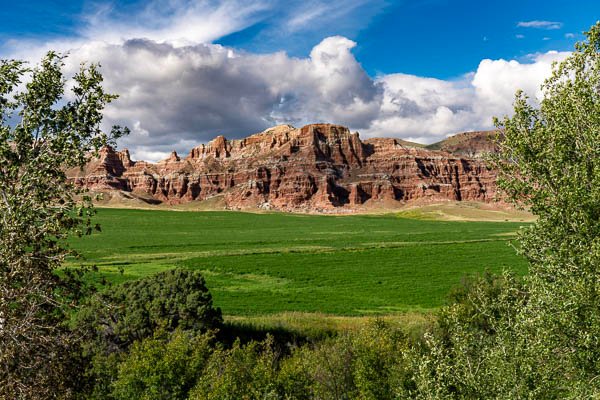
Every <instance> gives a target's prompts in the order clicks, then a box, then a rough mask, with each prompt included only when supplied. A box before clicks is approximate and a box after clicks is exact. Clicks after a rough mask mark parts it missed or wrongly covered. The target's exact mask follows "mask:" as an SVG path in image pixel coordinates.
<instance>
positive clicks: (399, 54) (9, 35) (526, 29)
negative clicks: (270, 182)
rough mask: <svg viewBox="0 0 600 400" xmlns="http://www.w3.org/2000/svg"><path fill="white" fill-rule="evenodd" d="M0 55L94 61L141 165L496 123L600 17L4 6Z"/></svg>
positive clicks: (503, 8) (530, 6)
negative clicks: (280, 128) (207, 152)
mask: <svg viewBox="0 0 600 400" xmlns="http://www.w3.org/2000/svg"><path fill="white" fill-rule="evenodd" d="M3 1H4V3H5V4H3V5H4V7H0V21H2V23H1V24H0V57H2V58H21V59H26V60H29V61H31V62H36V61H37V60H39V58H40V57H41V56H42V55H43V54H44V52H45V51H47V50H49V49H53V50H57V51H61V52H68V53H69V58H68V59H67V65H66V66H65V74H66V75H67V76H68V75H72V74H73V73H74V72H75V71H76V70H77V68H78V67H79V65H80V63H81V62H99V63H101V65H102V71H103V74H104V77H105V84H106V87H107V89H108V90H110V91H112V92H115V93H118V94H119V95H120V98H119V99H118V100H117V102H116V103H115V104H114V105H112V106H110V107H109V108H108V109H107V110H106V112H105V121H106V124H107V126H108V125H109V124H113V123H114V124H120V125H127V126H129V127H130V128H131V129H132V134H131V135H130V136H129V137H127V138H125V139H122V141H121V142H120V144H121V145H122V146H123V147H125V146H126V147H129V148H130V150H131V151H132V154H133V156H134V157H137V158H138V159H150V160H157V159H160V158H162V157H163V156H166V155H168V154H169V152H170V151H171V150H173V149H175V150H177V151H179V152H183V153H185V152H187V151H188V150H189V149H190V147H192V146H194V145H196V144H198V143H199V142H206V141H208V140H210V139H211V138H213V137H214V136H216V135H217V134H225V135H226V136H228V137H230V138H238V137H243V136H246V135H248V134H251V133H255V132H258V131H261V130H263V129H265V128H267V127H269V126H273V125H276V124H281V123H289V124H293V125H296V126H301V125H303V124H306V123H312V122H330V123H338V124H342V125H346V126H349V127H350V128H351V129H352V130H358V131H359V132H360V134H361V136H362V137H374V136H386V137H398V138H403V139H408V140H414V141H418V142H422V143H431V142H434V141H437V140H440V139H443V138H444V137H446V136H447V135H450V134H454V133H457V132H462V131H468V130H479V129H491V128H493V124H492V117H493V116H500V117H501V116H503V115H506V114H510V113H511V111H512V100H513V98H514V93H515V91H516V90H517V89H523V90H525V92H526V93H528V94H529V95H530V96H531V97H532V99H533V100H534V101H535V100H536V99H539V97H540V96H541V91H540V85H541V83H542V82H543V80H544V79H545V78H546V77H547V76H548V75H549V74H550V71H551V66H552V63H553V62H554V61H560V60H562V59H564V58H565V57H566V56H568V54H569V53H568V52H569V51H570V50H572V49H573V45H574V43H575V42H576V41H578V40H582V39H583V38H584V36H583V35H582V32H583V31H584V30H586V29H588V28H589V27H590V26H591V25H592V24H594V23H595V22H596V20H598V19H600V5H598V1H597V0H594V1H593V0H578V1H576V2H565V1H559V0H546V1H527V0H521V1H516V0H505V1H466V0H415V1H392V0H343V1H336V2H333V1H327V0H253V1H251V0H146V1H141V0H129V1H103V0H94V1H91V0H70V1H64V0H60V1H59V0H45V1H41V0H29V1H26V2H19V1H11V2H8V1H6V0H3Z"/></svg>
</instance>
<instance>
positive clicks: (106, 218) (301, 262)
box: [71, 209, 526, 316]
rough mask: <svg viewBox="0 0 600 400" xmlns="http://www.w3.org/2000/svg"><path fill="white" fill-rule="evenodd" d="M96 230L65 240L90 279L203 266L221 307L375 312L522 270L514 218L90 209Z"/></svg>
mask: <svg viewBox="0 0 600 400" xmlns="http://www.w3.org/2000/svg"><path fill="white" fill-rule="evenodd" d="M95 222H97V223H99V224H100V225H101V226H102V232H99V233H95V234H93V235H92V236H89V237H83V238H80V239H76V240H73V242H72V247H73V248H74V249H76V250H78V251H79V252H80V253H81V255H82V259H81V260H71V263H85V264H95V265H96V266H98V268H99V272H98V274H97V275H96V276H95V277H94V279H100V277H105V278H106V279H107V280H108V281H111V282H121V281H125V280H129V279H137V278H140V277H143V276H146V275H149V274H152V273H156V272H159V271H162V270H165V269H168V268H173V267H184V268H190V269H195V270H200V271H202V273H203V275H204V277H205V278H206V282H207V286H208V287H209V289H210V290H211V293H212V294H213V297H214V301H215V305H216V306H218V307H221V308H222V310H223V313H224V314H225V315H231V316H233V315H239V316H251V315H261V314H275V313H283V312H310V313H314V312H319V313H325V314H336V315H373V314H390V313H395V312H406V311H421V310H430V309H433V308H436V307H438V306H440V305H442V304H443V302H444V299H445V296H446V295H447V293H448V292H449V290H450V289H451V288H452V287H453V286H455V285H457V284H459V283H460V281H461V278H462V277H463V276H465V275H472V274H476V273H481V272H483V271H485V270H486V269H488V270H490V271H493V272H499V271H501V270H502V269H504V268H508V269H511V270H514V271H517V272H518V273H524V272H525V271H526V265H525V262H524V260H523V259H521V258H520V257H519V256H517V255H516V254H515V250H514V248H512V247H511V245H510V242H511V239H512V238H513V237H514V236H513V235H514V232H515V231H516V230H518V229H519V227H520V226H522V225H523V223H515V222H463V221H431V220H418V219H409V218H402V217H399V216H398V215H395V214H386V215H353V216H318V215H299V214H281V213H267V214H254V213H241V212H184V211H162V210H126V209H100V210H99V211H98V214H97V216H96V218H95Z"/></svg>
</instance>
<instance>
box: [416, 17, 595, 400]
mask: <svg viewBox="0 0 600 400" xmlns="http://www.w3.org/2000/svg"><path fill="white" fill-rule="evenodd" d="M586 36H587V41H586V42H582V43H578V44H577V45H576V48H575V51H574V52H573V53H572V54H571V55H570V56H569V57H567V58H566V59H565V60H564V61H563V62H561V63H559V64H556V65H555V66H554V68H553V73H552V76H551V77H550V78H549V79H547V80H546V81H545V83H544V84H543V85H542V89H543V94H544V98H543V100H542V101H541V103H540V104H539V106H536V105H535V104H532V102H531V101H530V100H529V99H528V98H527V96H526V95H525V94H523V93H522V92H518V93H517V97H516V100H515V103H514V115H513V116H512V117H510V118H508V117H506V118H504V119H503V120H501V121H497V125H498V127H499V128H500V129H501V131H502V139H501V140H500V141H499V143H498V144H499V146H500V153H499V154H498V155H497V156H496V157H495V159H494V163H495V165H496V166H497V168H498V169H499V171H500V179H499V185H500V187H501V188H502V189H503V190H504V191H505V192H506V193H507V196H508V198H509V199H510V200H512V201H513V202H515V203H516V204H518V205H520V206H523V207H528V208H529V209H530V210H531V211H532V212H533V214H535V215H536V216H537V220H536V222H535V223H534V224H532V225H531V226H530V227H529V228H527V229H524V231H523V232H522V233H521V235H520V252H521V253H522V254H523V255H524V256H525V257H526V258H527V259H528V260H529V274H528V275H527V276H526V277H525V278H524V280H523V282H518V281H516V280H514V279H513V278H511V277H510V276H509V275H505V276H504V278H502V280H499V281H497V282H493V281H489V280H488V281H486V280H482V281H479V282H477V283H476V284H475V285H473V286H472V288H471V290H469V291H468V293H467V294H466V295H465V296H466V298H464V299H463V301H462V302H460V303H457V304H454V305H452V306H449V307H448V308H446V309H445V310H444V311H443V312H442V315H441V318H440V320H441V322H442V328H443V329H442V330H443V332H444V335H439V334H438V335H436V334H433V333H432V334H429V335H428V337H427V346H426V348H425V349H424V353H423V355H422V357H421V358H420V359H419V361H417V362H416V363H415V368H414V371H415V378H414V379H415V384H416V387H417V390H415V391H414V392H413V393H412V395H414V396H416V397H420V398H515V399H516V398H544V399H553V398H557V399H558V398H561V399H562V398H578V399H579V398H597V397H599V396H600V379H599V378H598V377H599V376H600V363H599V362H598V360H599V359H600V285H599V282H600V54H599V51H600V22H598V23H596V24H595V25H594V26H592V27H591V29H590V30H589V32H586ZM417 358H419V357H418V356H417Z"/></svg>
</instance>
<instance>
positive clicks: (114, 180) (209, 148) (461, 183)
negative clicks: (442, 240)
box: [69, 124, 496, 211]
mask: <svg viewBox="0 0 600 400" xmlns="http://www.w3.org/2000/svg"><path fill="white" fill-rule="evenodd" d="M69 175H70V176H71V178H72V179H73V180H74V181H75V182H77V183H78V184H79V185H82V186H85V187H88V188H90V189H92V190H94V191H112V190H119V191H123V192H128V193H130V194H132V195H136V196H138V197H139V198H141V199H144V200H145V201H151V202H165V203H169V204H178V203H184V202H190V201H202V200H206V199H209V198H213V197H215V196H221V197H222V199H223V202H224V204H225V205H226V207H228V208H233V209H245V208H265V209H277V210H287V211H327V210H330V211H331V210H356V209H360V208H361V207H364V206H365V205H367V206H368V205H370V204H388V205H393V204H397V203H398V202H406V201H411V200H419V199H424V200H431V201H441V200H454V201H457V200H458V201H460V200H472V201H484V202H487V201H490V200H492V199H493V198H494V195H495V190H496V185H495V178H496V176H495V173H494V171H492V170H490V169H489V168H487V167H486V166H485V164H484V163H483V162H482V161H481V160H479V159H476V158H468V157H464V156H462V155H461V156H457V155H453V154H452V153H449V152H444V151H435V150H427V149H423V148H417V147H410V146H407V144H406V142H402V141H400V140H396V139H368V140H364V141H362V140H361V139H360V138H359V135H358V133H351V132H350V131H349V130H348V129H347V128H345V127H343V126H339V125H331V124H313V125H307V126H304V127H302V128H300V129H296V128H294V127H292V126H289V125H281V126H276V127H274V128H270V129H267V130H265V131H264V132H261V133H258V134H255V135H252V136H249V137H247V138H244V139H240V140H227V139H226V138H224V137H223V136H218V137H217V138H215V139H214V140H212V141H211V142H209V143H207V144H201V145H199V146H197V147H195V148H193V149H192V150H191V151H190V153H189V154H188V155H187V156H186V157H184V158H181V157H180V156H179V155H177V153H175V152H173V153H172V154H171V155H170V156H169V157H168V158H167V159H165V160H163V161H160V162H158V163H155V164H153V163H148V162H144V161H132V160H131V159H130V157H129V152H128V151H127V150H123V151H115V150H113V149H112V148H109V147H107V148H104V149H103V150H102V151H101V152H100V154H99V157H98V158H97V159H94V160H92V161H91V162H90V163H89V164H88V165H87V166H86V168H84V169H83V170H81V171H79V170H77V171H69Z"/></svg>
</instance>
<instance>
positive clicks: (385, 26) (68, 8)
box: [0, 0, 600, 78]
mask: <svg viewBox="0 0 600 400" xmlns="http://www.w3.org/2000/svg"><path fill="white" fill-rule="evenodd" d="M306 3H307V4H309V6H310V1H309V2H306ZM335 3H336V7H335V8H338V9H344V8H345V7H347V3H348V2H345V1H338V2H335ZM349 3H350V4H351V5H350V7H354V8H352V9H351V10H349V12H347V13H342V15H340V16H339V19H337V20H334V21H329V20H328V21H326V22H325V23H319V19H318V17H317V18H316V19H315V21H313V23H312V24H311V26H310V27H306V28H304V29H301V30H298V31H297V32H293V33H288V32H282V33H281V34H279V35H278V34H277V32H276V31H274V30H273V27H274V25H275V24H274V21H275V20H278V19H280V18H285V17H286V14H285V11H282V9H285V8H286V7H285V5H284V6H283V7H272V9H266V10H265V11H264V12H263V14H262V15H259V16H257V18H256V19H255V20H253V21H251V23H249V26H247V27H241V29H240V30H239V31H237V32H232V33H230V34H227V35H224V36H223V37H219V38H216V39H215V40H214V41H213V42H214V43H220V44H223V45H227V46H232V47H235V48H238V49H243V50H247V51H250V52H260V53H268V52H273V51H279V50H281V51H286V52H287V53H288V54H290V55H291V56H297V57H304V56H306V55H308V53H309V52H310V50H311V49H312V47H313V46H314V45H315V44H316V43H318V42H319V41H320V40H321V39H323V38H324V37H327V36H331V35H342V36H345V37H348V38H350V39H352V40H354V41H356V42H357V43H358V46H357V47H356V49H355V50H354V54H355V55H356V57H357V59H358V60H359V61H360V62H361V64H362V65H363V67H364V68H365V69H366V71H367V72H368V73H369V74H370V75H371V76H375V75H377V74H389V73H393V72H398V71H402V72H404V73H410V74H416V75H422V76H432V77H437V78H451V77H455V76H459V75H461V74H464V73H467V72H470V71H472V70H473V69H475V68H476V67H477V64H478V63H479V61H480V60H481V59H484V58H492V59H496V58H509V59H512V58H516V59H523V58H525V57H527V56H528V55H530V54H532V53H538V52H546V51H548V50H559V51H560V50H569V49H571V48H572V47H573V44H574V42H575V41H576V40H581V39H582V37H583V36H582V35H581V33H582V32H583V31H584V30H586V29H587V28H589V26H590V25H591V24H593V23H594V22H595V21H596V19H597V18H600V4H599V3H598V1H596V0H578V1H577V2H572V3H569V2H565V1H564V0H546V1H526V0H520V1H519V0H504V1H469V0H416V1H387V2H384V1H365V2H359V3H360V4H359V5H358V6H356V3H357V2H353V1H350V2H349ZM142 4H144V2H141V1H134V0H131V1H110V2H102V1H87V0H70V1H61V0H30V1H26V2H16V1H15V2H10V5H7V6H5V7H2V8H1V11H0V20H2V21H3V22H2V24H0V39H2V40H7V39H15V38H30V39H42V40H44V39H49V38H61V37H69V36H77V35H78V31H79V30H80V28H81V27H82V26H83V25H85V23H86V19H87V18H88V17H89V14H92V13H94V12H97V11H98V10H99V9H102V8H111V9H112V10H113V11H112V12H113V13H114V14H115V15H121V16H122V15H127V14H130V15H132V14H133V15H135V14H136V13H137V11H138V10H139V9H140V8H141V5H142ZM528 21H547V22H556V23H557V24H555V25H547V26H543V25H541V26H540V27H538V28H536V27H520V26H518V24H519V22H528ZM549 28H551V29H549Z"/></svg>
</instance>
